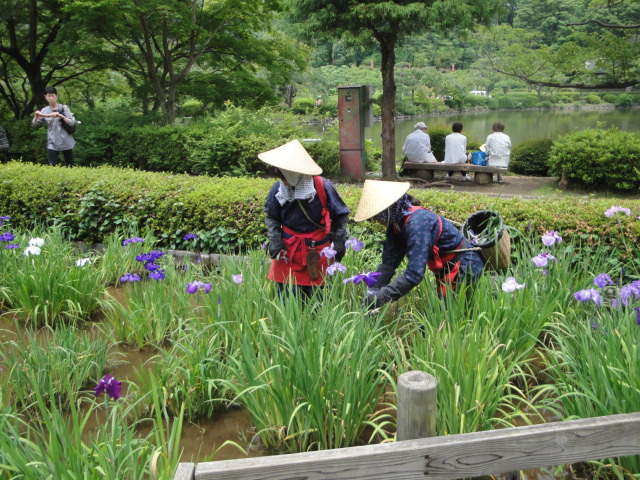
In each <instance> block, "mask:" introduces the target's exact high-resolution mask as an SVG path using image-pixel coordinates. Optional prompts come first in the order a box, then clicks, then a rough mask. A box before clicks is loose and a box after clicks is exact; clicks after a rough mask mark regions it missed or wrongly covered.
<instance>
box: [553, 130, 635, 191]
mask: <svg viewBox="0 0 640 480" xmlns="http://www.w3.org/2000/svg"><path fill="white" fill-rule="evenodd" d="M549 164H550V166H551V171H552V172H553V173H554V174H556V175H560V174H562V172H564V175H565V177H566V178H567V179H568V180H570V181H574V182H576V183H579V184H582V185H585V186H587V187H595V188H608V189H614V190H623V191H624V190H628V191H634V190H635V191H637V190H638V189H639V188H640V168H639V166H640V134H638V133H636V132H623V131H620V130H618V129H615V128H611V129H609V130H599V129H592V130H584V131H580V132H574V133H569V134H567V135H563V136H562V137H559V138H557V139H556V140H555V141H554V143H553V146H552V147H551V151H550V154H549Z"/></svg>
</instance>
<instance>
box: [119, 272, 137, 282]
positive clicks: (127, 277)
mask: <svg viewBox="0 0 640 480" xmlns="http://www.w3.org/2000/svg"><path fill="white" fill-rule="evenodd" d="M120 281H121V282H122V283H125V282H139V281H140V275H138V274H137V273H125V274H124V276H123V277H120Z"/></svg>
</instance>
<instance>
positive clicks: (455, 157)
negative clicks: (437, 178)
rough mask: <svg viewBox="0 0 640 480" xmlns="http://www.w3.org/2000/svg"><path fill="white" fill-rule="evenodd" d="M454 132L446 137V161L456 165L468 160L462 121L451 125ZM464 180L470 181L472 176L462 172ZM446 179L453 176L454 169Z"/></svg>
mask: <svg viewBox="0 0 640 480" xmlns="http://www.w3.org/2000/svg"><path fill="white" fill-rule="evenodd" d="M451 130H452V131H453V133H450V134H449V135H447V136H446V137H445V139H444V162H442V163H444V164H445V165H455V164H459V163H466V162H467V137H465V136H464V135H462V123H460V122H456V123H454V124H453V125H451ZM460 174H461V175H462V181H463V182H468V181H469V180H471V177H469V175H467V173H466V172H460ZM444 178H445V180H451V179H452V178H453V170H452V171H450V172H449V173H447V175H446V177H444Z"/></svg>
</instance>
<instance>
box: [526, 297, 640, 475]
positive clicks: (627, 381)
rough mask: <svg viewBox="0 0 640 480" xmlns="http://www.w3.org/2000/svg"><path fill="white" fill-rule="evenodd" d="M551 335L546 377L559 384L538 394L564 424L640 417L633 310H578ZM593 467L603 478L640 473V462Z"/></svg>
mask: <svg viewBox="0 0 640 480" xmlns="http://www.w3.org/2000/svg"><path fill="white" fill-rule="evenodd" d="M550 335H551V338H552V343H553V345H554V347H555V348H554V349H551V350H549V351H548V352H547V353H546V358H547V363H548V367H547V370H546V372H545V373H546V374H547V375H548V376H549V377H550V378H552V379H553V382H552V383H550V384H547V385H542V386H540V387H539V388H538V395H539V396H541V397H542V398H544V399H545V403H546V405H547V407H548V408H550V409H553V410H554V411H555V412H556V413H557V415H558V416H559V417H560V418H561V419H563V420H570V419H574V418H589V417H597V416H602V415H614V414H618V413H632V412H637V411H638V405H639V404H640V325H639V324H638V313H637V312H636V311H634V309H633V308H631V307H627V308H622V306H620V307H619V308H611V307H609V306H606V305H603V306H602V307H600V308H599V309H598V308H597V307H593V306H591V305H589V306H586V307H583V306H582V305H577V306H576V308H574V309H573V310H572V311H570V312H569V318H567V319H563V320H562V321H558V322H555V323H554V324H553V325H552V330H551V333H550ZM593 463H594V465H595V469H596V470H597V474H598V475H599V474H600V473H601V472H610V473H612V474H613V475H615V478H620V479H622V478H628V477H627V476H625V475H627V474H628V473H629V472H631V473H634V474H637V473H638V472H640V456H632V457H624V458H619V459H608V460H604V461H601V462H593ZM632 478H637V475H636V476H635V477H632Z"/></svg>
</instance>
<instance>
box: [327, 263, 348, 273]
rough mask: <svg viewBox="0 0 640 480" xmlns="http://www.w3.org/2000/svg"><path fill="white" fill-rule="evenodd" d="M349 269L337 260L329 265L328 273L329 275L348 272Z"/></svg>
mask: <svg viewBox="0 0 640 480" xmlns="http://www.w3.org/2000/svg"><path fill="white" fill-rule="evenodd" d="M346 271H347V267H345V266H344V265H342V264H341V263H340V262H335V263H332V264H331V265H329V266H328V267H327V273H328V274H329V275H333V274H334V273H336V272H342V273H344V272H346Z"/></svg>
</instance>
